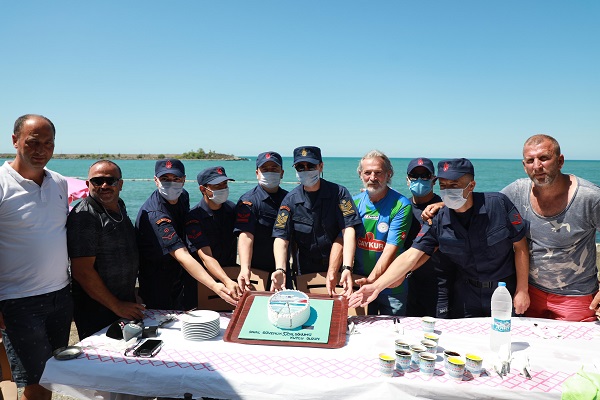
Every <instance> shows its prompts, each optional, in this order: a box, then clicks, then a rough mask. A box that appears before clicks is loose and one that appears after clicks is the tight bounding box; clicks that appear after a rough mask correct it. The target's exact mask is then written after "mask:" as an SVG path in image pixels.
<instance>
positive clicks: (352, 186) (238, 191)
mask: <svg viewBox="0 0 600 400" xmlns="http://www.w3.org/2000/svg"><path fill="white" fill-rule="evenodd" d="M240 157H244V156H240ZM245 158H247V160H235V161H234V160H231V161H229V160H228V161H215V160H183V163H184V165H185V169H186V175H187V181H186V183H185V186H184V187H185V189H186V190H187V191H188V192H189V193H190V204H191V205H192V206H193V205H195V204H196V203H198V202H199V201H200V198H201V195H200V191H199V189H198V184H197V182H196V175H197V174H198V173H199V172H200V171H202V170H203V169H205V168H208V167H213V166H222V167H223V168H224V169H225V172H226V174H227V176H228V177H230V178H232V179H235V181H234V182H229V188H230V189H229V191H230V193H229V200H231V201H233V202H234V203H235V202H237V200H238V199H239V198H240V196H241V195H242V194H244V193H245V192H247V191H248V190H250V189H252V188H253V187H254V186H256V184H257V180H256V172H255V171H256V156H245ZM410 160H411V159H410V158H392V159H391V161H392V165H393V167H394V174H395V175H394V177H393V178H392V184H391V186H392V187H393V188H394V189H396V190H397V191H399V192H400V193H402V194H403V195H405V196H407V197H408V196H410V191H409V190H408V187H407V185H406V167H407V166H408V163H409V161H410ZM4 161H5V159H0V162H1V163H4ZM359 161H360V157H328V158H324V159H323V177H324V178H325V179H327V180H329V181H331V182H335V183H338V184H340V185H343V186H345V187H346V188H348V190H349V191H350V193H351V194H355V193H359V192H360V189H361V188H362V182H361V180H360V179H359V177H358V173H357V171H356V168H357V166H358V163H359ZM432 161H433V162H434V165H436V166H437V162H438V161H439V159H432ZM93 162H94V161H93V160H89V159H88V160H85V159H52V160H50V162H49V163H48V168H50V169H52V170H54V171H56V172H59V173H60V174H62V175H64V176H68V177H74V178H80V179H84V180H85V179H86V178H87V172H88V168H89V166H90V165H91V164H92V163H93ZM115 162H116V163H117V164H118V165H119V166H120V167H121V170H122V172H123V180H124V183H123V190H122V192H121V198H122V199H123V201H124V202H125V205H126V207H127V213H128V215H129V217H130V218H131V219H132V220H133V221H135V218H136V216H137V213H138V211H139V209H140V207H141V206H142V204H143V203H144V202H145V201H146V199H147V198H148V197H149V196H150V194H151V193H152V192H153V191H154V190H155V189H156V185H155V184H154V180H153V176H154V164H155V161H153V160H115ZM292 162H293V158H292V157H284V158H283V163H284V171H285V172H284V176H283V181H282V184H281V186H282V187H283V188H285V189H286V190H288V191H289V190H291V189H293V188H294V187H296V185H298V181H297V179H296V171H295V170H294V168H292ZM471 162H472V163H473V165H474V167H475V182H476V187H475V190H476V191H478V192H493V191H499V190H501V189H502V188H504V187H505V186H506V185H508V184H509V183H511V182H513V181H514V180H515V179H518V178H526V177H527V175H526V174H525V171H524V170H523V165H522V163H521V160H506V159H502V160H497V159H471ZM562 171H563V172H565V173H570V174H575V175H577V176H579V177H582V178H585V179H587V180H589V181H591V182H593V183H595V184H596V185H600V160H595V161H583V160H573V161H569V160H566V161H565V165H564V166H563V169H562Z"/></svg>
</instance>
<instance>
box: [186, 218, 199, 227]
mask: <svg viewBox="0 0 600 400" xmlns="http://www.w3.org/2000/svg"><path fill="white" fill-rule="evenodd" d="M199 223H200V221H198V220H197V219H189V220H187V221H185V225H186V226H187V225H192V224H199Z"/></svg>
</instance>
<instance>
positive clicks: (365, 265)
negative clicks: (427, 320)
mask: <svg viewBox="0 0 600 400" xmlns="http://www.w3.org/2000/svg"><path fill="white" fill-rule="evenodd" d="M357 172H358V176H359V177H360V179H361V180H362V183H363V185H364V188H365V190H364V191H362V192H361V193H359V194H357V195H355V196H354V197H353V199H354V204H355V205H356V208H357V209H358V214H359V215H360V217H361V218H362V222H363V223H362V225H358V226H357V228H356V239H357V240H356V252H355V256H354V272H355V273H357V274H361V275H367V276H368V278H366V279H359V280H358V281H357V283H359V284H363V283H368V282H373V281H375V279H376V278H377V277H378V276H380V275H381V274H383V272H384V271H385V270H386V269H387V268H388V266H389V265H390V264H391V263H392V261H394V259H395V258H396V257H397V256H398V254H400V253H402V252H403V251H404V241H405V240H406V237H407V234H408V232H409V230H410V226H411V223H412V206H411V204H410V200H409V199H407V198H406V197H404V196H403V195H402V194H400V193H399V192H397V191H396V190H394V189H392V188H390V187H389V184H390V183H391V181H392V176H394V167H393V166H392V163H391V161H390V159H389V158H388V157H387V156H386V155H385V154H384V153H382V152H381V151H378V150H371V151H369V152H368V153H367V154H365V156H364V157H363V158H362V159H361V160H360V162H359V163H358V168H357ZM407 294H408V288H407V285H406V283H404V284H401V285H399V286H396V287H393V288H386V289H384V290H383V291H382V292H381V293H380V294H379V296H378V297H377V299H376V300H375V301H374V302H372V303H370V304H369V308H368V313H369V314H385V315H405V314H406V303H407Z"/></svg>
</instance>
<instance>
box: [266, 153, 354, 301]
mask: <svg viewBox="0 0 600 400" xmlns="http://www.w3.org/2000/svg"><path fill="white" fill-rule="evenodd" d="M294 168H295V169H296V175H297V177H298V180H299V181H300V185H298V186H297V187H295V188H294V189H293V190H292V191H291V192H289V193H288V194H287V196H285V198H284V199H283V202H282V203H281V207H280V208H279V212H278V214H277V220H276V221H275V225H274V227H273V237H274V238H275V242H274V243H273V252H274V254H275V265H276V269H275V273H274V274H273V275H272V279H273V283H272V284H271V289H272V290H273V289H275V290H279V289H283V288H285V283H286V277H285V272H286V258H287V254H288V246H289V244H290V241H293V243H294V244H295V245H296V246H297V248H298V250H297V258H296V259H297V264H298V265H297V266H295V267H294V272H295V273H297V274H305V273H309V272H327V270H328V268H329V264H330V262H331V263H332V264H333V263H335V264H337V265H336V266H335V267H336V268H337V267H339V265H340V264H342V269H343V271H342V276H341V281H342V283H343V286H344V288H345V291H346V292H347V293H349V292H348V291H351V290H352V276H351V275H352V266H353V259H354V250H355V249H356V233H355V231H354V226H356V225H359V224H362V220H361V219H360V217H359V215H358V212H357V211H356V207H355V206H354V202H353V201H352V196H350V193H349V192H348V189H346V188H345V187H343V186H340V185H337V184H335V183H332V182H329V181H326V180H325V179H323V178H321V177H320V176H321V173H322V172H323V159H322V158H321V149H319V148H318V147H314V146H303V147H298V148H296V149H294ZM336 241H337V242H338V243H339V244H340V245H342V246H343V256H342V260H340V259H339V257H335V258H330V252H331V248H332V245H333V243H334V242H336ZM336 283H337V282H329V281H328V288H329V287H330V286H332V285H333V286H335V284H336Z"/></svg>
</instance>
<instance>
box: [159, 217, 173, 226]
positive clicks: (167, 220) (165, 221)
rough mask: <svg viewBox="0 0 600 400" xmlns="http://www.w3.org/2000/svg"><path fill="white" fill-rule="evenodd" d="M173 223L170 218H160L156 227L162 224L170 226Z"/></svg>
mask: <svg viewBox="0 0 600 400" xmlns="http://www.w3.org/2000/svg"><path fill="white" fill-rule="evenodd" d="M171 222H172V221H171V220H170V219H169V218H160V219H159V220H158V221H156V222H155V224H156V225H160V224H162V223H165V224H170V223H171Z"/></svg>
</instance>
